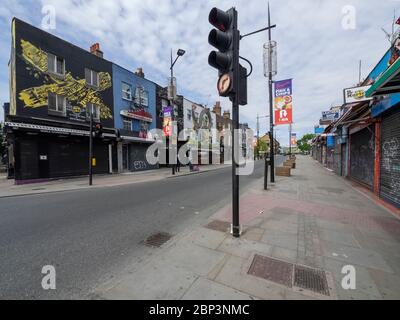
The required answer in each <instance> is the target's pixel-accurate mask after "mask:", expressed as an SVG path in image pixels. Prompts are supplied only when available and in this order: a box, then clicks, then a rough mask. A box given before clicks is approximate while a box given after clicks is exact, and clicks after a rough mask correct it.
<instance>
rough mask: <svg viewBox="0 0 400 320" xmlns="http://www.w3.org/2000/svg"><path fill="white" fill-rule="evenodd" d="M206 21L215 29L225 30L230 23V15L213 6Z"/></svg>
mask: <svg viewBox="0 0 400 320" xmlns="http://www.w3.org/2000/svg"><path fill="white" fill-rule="evenodd" d="M208 21H209V22H210V23H211V24H212V25H213V26H214V27H216V28H217V29H219V30H221V31H223V32H225V31H226V30H228V28H229V26H230V24H231V16H230V15H229V14H228V13H226V12H225V11H222V10H220V9H218V8H213V9H211V11H210V15H209V16H208Z"/></svg>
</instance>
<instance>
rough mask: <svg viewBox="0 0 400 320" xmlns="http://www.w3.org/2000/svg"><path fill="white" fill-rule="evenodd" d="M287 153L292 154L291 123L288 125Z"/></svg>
mask: <svg viewBox="0 0 400 320" xmlns="http://www.w3.org/2000/svg"><path fill="white" fill-rule="evenodd" d="M289 155H290V156H292V124H290V125H289Z"/></svg>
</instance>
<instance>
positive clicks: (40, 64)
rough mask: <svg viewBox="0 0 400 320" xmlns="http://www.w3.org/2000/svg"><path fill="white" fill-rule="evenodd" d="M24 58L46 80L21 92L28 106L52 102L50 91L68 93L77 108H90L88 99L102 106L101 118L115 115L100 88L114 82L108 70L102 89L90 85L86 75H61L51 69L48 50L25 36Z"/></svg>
mask: <svg viewBox="0 0 400 320" xmlns="http://www.w3.org/2000/svg"><path fill="white" fill-rule="evenodd" d="M21 47H22V59H23V60H24V61H25V63H26V64H27V67H26V69H27V70H28V71H29V74H30V75H31V76H32V77H34V78H36V79H40V78H43V79H44V80H43V82H44V84H43V85H41V86H39V87H33V88H28V89H25V90H22V91H21V92H20V93H19V99H20V100H21V101H23V102H24V104H25V108H33V109H36V108H41V107H47V106H48V95H49V92H50V93H54V94H57V95H62V96H64V97H66V99H67V101H68V102H69V103H70V104H71V105H72V106H73V107H74V108H75V109H77V108H80V109H82V110H85V109H86V105H87V104H88V103H92V104H95V105H97V106H99V108H100V118H101V119H112V112H111V109H110V108H109V107H108V106H107V105H106V104H105V103H104V102H103V99H102V97H101V94H100V92H102V91H105V90H107V89H109V88H111V86H112V80H111V75H110V74H109V73H108V72H100V73H99V87H98V89H96V90H95V89H93V88H90V87H88V86H87V85H86V80H85V79H76V78H74V77H73V76H72V74H71V72H68V71H66V73H65V75H64V76H62V77H60V76H57V75H53V74H51V73H49V72H48V71H47V60H48V54H47V52H45V51H43V50H42V49H40V48H38V47H36V46H35V45H33V44H32V43H30V42H29V41H26V40H21Z"/></svg>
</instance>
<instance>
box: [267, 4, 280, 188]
mask: <svg viewBox="0 0 400 320" xmlns="http://www.w3.org/2000/svg"><path fill="white" fill-rule="evenodd" d="M268 27H269V29H268V44H266V45H264V50H265V52H264V75H265V77H267V78H268V89H269V112H270V115H271V117H270V140H271V141H273V139H274V117H273V112H274V110H273V98H272V85H273V76H274V75H276V74H277V73H278V70H277V60H276V55H277V53H276V42H275V41H272V35H271V32H272V27H271V12H270V8H269V3H268ZM270 164H271V182H272V183H274V182H275V150H274V144H273V143H271V145H270Z"/></svg>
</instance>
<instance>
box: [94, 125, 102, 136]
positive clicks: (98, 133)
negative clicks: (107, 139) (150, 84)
mask: <svg viewBox="0 0 400 320" xmlns="http://www.w3.org/2000/svg"><path fill="white" fill-rule="evenodd" d="M94 134H95V136H96V138H102V137H103V125H102V124H101V123H96V125H95V126H94Z"/></svg>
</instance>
